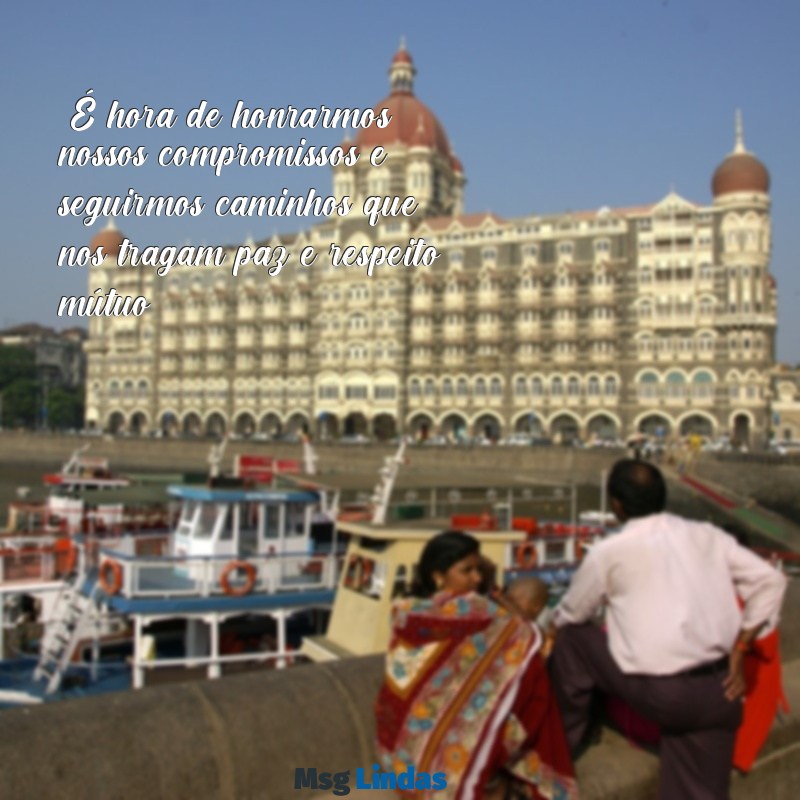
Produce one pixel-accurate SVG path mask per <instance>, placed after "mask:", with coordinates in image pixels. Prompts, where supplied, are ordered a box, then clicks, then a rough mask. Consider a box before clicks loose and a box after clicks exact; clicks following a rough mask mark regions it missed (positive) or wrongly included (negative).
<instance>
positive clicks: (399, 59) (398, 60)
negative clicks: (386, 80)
mask: <svg viewBox="0 0 800 800" xmlns="http://www.w3.org/2000/svg"><path fill="white" fill-rule="evenodd" d="M413 63H414V62H413V61H412V60H411V54H410V53H409V52H408V50H406V48H405V46H404V45H401V46H400V49H399V50H398V51H397V52H396V53H395V54H394V58H393V59H392V64H413Z"/></svg>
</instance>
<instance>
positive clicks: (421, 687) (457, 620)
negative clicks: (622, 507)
mask: <svg viewBox="0 0 800 800" xmlns="http://www.w3.org/2000/svg"><path fill="white" fill-rule="evenodd" d="M392 614H393V619H392V621H393V630H392V640H391V643H390V646H389V653H388V655H387V662H386V678H385V680H384V684H383V686H382V687H381V690H380V693H379V695H378V699H377V701H376V716H377V731H378V752H379V755H380V758H381V762H382V763H381V766H382V768H383V770H384V772H395V773H400V772H402V771H405V770H407V768H408V767H409V766H413V768H414V769H415V771H416V772H417V773H420V772H426V773H429V774H433V773H436V772H441V773H444V775H445V777H446V780H447V788H445V789H441V790H439V791H435V792H434V791H424V790H422V791H414V792H405V793H404V796H406V797H413V798H436V799H437V800H477V799H479V798H482V797H483V796H484V789H485V787H486V784H487V782H488V781H489V780H491V779H492V777H493V776H494V775H495V774H496V773H497V772H498V771H499V770H504V771H505V772H506V773H507V774H508V775H510V776H511V777H512V778H513V781H514V788H515V790H516V792H517V794H518V796H524V797H527V798H531V799H532V800H539V799H540V798H547V800H551V799H552V800H568V799H569V800H572V798H577V796H578V793H577V786H576V783H575V778H574V772H573V768H572V762H571V759H570V756H569V749H568V747H567V743H566V740H565V738H564V731H563V728H562V726H561V719H560V717H559V715H558V710H557V708H556V703H555V699H554V698H553V696H552V692H551V690H550V683H549V680H548V677H547V671H546V669H545V666H544V663H543V661H542V659H541V658H540V657H539V656H538V650H539V646H540V644H541V635H540V634H539V632H538V630H537V629H536V628H535V627H534V626H532V625H531V624H530V623H527V622H525V621H523V620H522V619H520V618H518V617H516V616H514V615H512V614H510V613H509V612H507V611H506V610H505V609H503V608H501V607H500V606H498V605H496V604H495V603H493V602H492V601H491V600H489V599H488V598H486V597H483V596H481V595H478V594H475V593H469V594H461V595H453V594H449V593H446V592H440V593H439V594H437V595H435V596H434V597H432V598H430V599H427V600H420V599H416V598H411V599H407V600H401V601H399V602H398V603H396V604H395V606H394V608H393V610H392Z"/></svg>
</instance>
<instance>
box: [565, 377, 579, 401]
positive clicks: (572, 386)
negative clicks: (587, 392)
mask: <svg viewBox="0 0 800 800" xmlns="http://www.w3.org/2000/svg"><path fill="white" fill-rule="evenodd" d="M580 393H581V385H580V382H579V381H578V379H577V378H575V377H571V378H570V379H569V380H568V381H567V394H568V395H569V396H570V397H578V395H580Z"/></svg>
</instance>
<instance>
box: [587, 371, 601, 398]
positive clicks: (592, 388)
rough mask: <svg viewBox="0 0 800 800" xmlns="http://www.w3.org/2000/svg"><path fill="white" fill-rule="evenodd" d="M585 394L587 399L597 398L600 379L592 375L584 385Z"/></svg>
mask: <svg viewBox="0 0 800 800" xmlns="http://www.w3.org/2000/svg"><path fill="white" fill-rule="evenodd" d="M586 394H588V395H589V397H597V396H598V395H599V394H600V379H599V378H598V377H597V376H596V375H592V376H591V377H590V378H589V381H588V383H587V384H586Z"/></svg>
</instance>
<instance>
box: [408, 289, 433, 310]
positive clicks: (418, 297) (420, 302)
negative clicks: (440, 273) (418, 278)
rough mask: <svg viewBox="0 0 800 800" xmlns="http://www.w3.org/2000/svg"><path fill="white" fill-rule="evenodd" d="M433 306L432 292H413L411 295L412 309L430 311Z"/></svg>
mask: <svg viewBox="0 0 800 800" xmlns="http://www.w3.org/2000/svg"><path fill="white" fill-rule="evenodd" d="M432 308H433V295H432V294H430V293H429V294H414V295H412V296H411V310H412V311H430V310H431V309H432Z"/></svg>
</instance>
